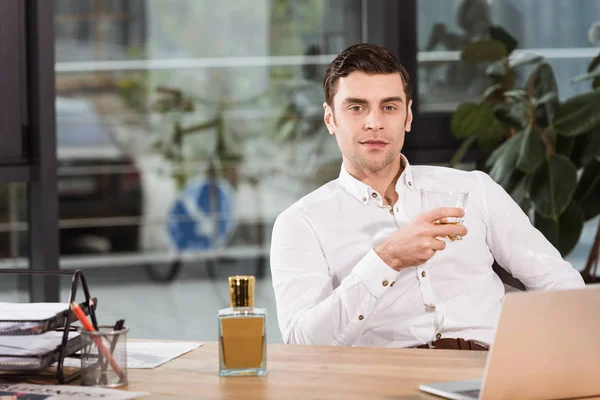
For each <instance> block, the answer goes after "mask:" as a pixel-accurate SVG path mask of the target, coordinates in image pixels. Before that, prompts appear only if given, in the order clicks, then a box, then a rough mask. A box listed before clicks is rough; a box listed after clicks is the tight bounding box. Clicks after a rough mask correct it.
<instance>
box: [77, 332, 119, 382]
mask: <svg viewBox="0 0 600 400" xmlns="http://www.w3.org/2000/svg"><path fill="white" fill-rule="evenodd" d="M127 332H129V328H125V329H121V330H114V329H113V327H112V326H99V327H98V331H96V332H90V331H87V330H84V329H82V330H80V335H81V340H82V344H83V349H82V350H81V385H82V386H101V387H119V386H125V385H127V383H128V381H127Z"/></svg>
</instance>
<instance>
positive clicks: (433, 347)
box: [427, 340, 435, 349]
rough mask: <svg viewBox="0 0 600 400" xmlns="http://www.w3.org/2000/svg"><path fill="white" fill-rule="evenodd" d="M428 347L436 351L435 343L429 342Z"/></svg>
mask: <svg viewBox="0 0 600 400" xmlns="http://www.w3.org/2000/svg"><path fill="white" fill-rule="evenodd" d="M427 346H429V348H430V349H435V346H434V345H433V341H431V340H430V341H429V342H427Z"/></svg>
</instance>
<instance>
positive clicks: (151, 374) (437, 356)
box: [126, 343, 487, 400]
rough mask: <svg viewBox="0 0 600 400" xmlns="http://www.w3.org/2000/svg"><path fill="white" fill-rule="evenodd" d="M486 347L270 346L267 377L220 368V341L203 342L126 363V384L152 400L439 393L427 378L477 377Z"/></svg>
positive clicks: (408, 396)
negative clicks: (147, 362)
mask: <svg viewBox="0 0 600 400" xmlns="http://www.w3.org/2000/svg"><path fill="white" fill-rule="evenodd" d="M486 356H487V352H480V351H461V350H428V349H384V348H364V347H361V348H358V347H327V346H295V345H281V344H278V345H269V347H268V348H267V357H268V361H267V363H268V364H267V368H268V375H267V376H266V377H228V378H221V377H219V374H218V363H219V355H218V347H217V344H216V343H204V344H203V346H201V347H200V348H198V349H196V350H194V351H192V352H190V353H188V354H184V355H183V356H181V357H179V358H177V359H175V360H172V361H170V362H168V363H167V364H163V365H162V366H160V367H158V368H155V369H152V370H140V369H130V370H129V386H128V387H127V389H126V390H131V391H140V392H149V393H151V395H150V397H149V398H150V399H344V400H348V399H370V400H371V399H373V400H376V399H386V400H391V399H439V398H438V397H435V396H430V395H427V394H425V393H422V392H420V391H419V389H418V387H419V384H421V383H424V382H432V381H444V380H455V379H473V378H481V377H482V375H483V368H484V366H485V358H486Z"/></svg>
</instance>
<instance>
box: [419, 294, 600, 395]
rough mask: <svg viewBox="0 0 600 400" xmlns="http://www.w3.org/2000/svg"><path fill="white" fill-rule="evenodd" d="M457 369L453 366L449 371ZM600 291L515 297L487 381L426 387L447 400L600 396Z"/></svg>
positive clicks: (507, 301) (509, 298) (507, 303)
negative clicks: (453, 368)
mask: <svg viewBox="0 0 600 400" xmlns="http://www.w3.org/2000/svg"><path fill="white" fill-rule="evenodd" d="M448 367H450V368H451V367H452V366H450V365H449V366H448ZM599 374H600V285H599V284H596V285H588V286H586V287H584V288H581V289H571V290H555V291H533V292H510V293H507V294H506V296H505V298H504V302H503V305H502V311H501V313H500V320H499V322H498V326H497V329H496V337H495V340H494V343H493V345H492V347H491V349H490V352H489V354H488V357H487V360H486V365H485V370H484V374H483V379H477V380H468V381H454V382H436V383H428V384H422V385H420V386H419V389H420V390H422V391H423V392H427V393H431V394H434V395H437V396H441V397H444V398H447V399H455V400H463V399H465V400H466V399H469V400H471V399H519V398H523V399H558V398H572V397H585V396H593V395H600V377H599Z"/></svg>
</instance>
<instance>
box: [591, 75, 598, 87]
mask: <svg viewBox="0 0 600 400" xmlns="http://www.w3.org/2000/svg"><path fill="white" fill-rule="evenodd" d="M592 88H594V89H600V76H599V77H597V78H596V79H594V82H592Z"/></svg>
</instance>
